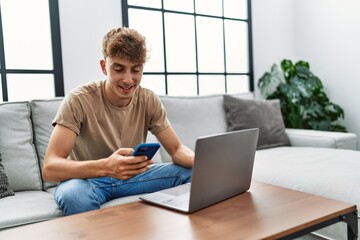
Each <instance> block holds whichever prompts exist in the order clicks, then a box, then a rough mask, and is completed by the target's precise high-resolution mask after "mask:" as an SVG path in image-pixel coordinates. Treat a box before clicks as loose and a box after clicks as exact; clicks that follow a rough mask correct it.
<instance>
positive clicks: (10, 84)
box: [0, 0, 64, 101]
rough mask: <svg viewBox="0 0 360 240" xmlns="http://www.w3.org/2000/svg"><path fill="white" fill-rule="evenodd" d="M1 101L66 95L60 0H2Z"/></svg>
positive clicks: (0, 13) (0, 9) (0, 11)
mask: <svg viewBox="0 0 360 240" xmlns="http://www.w3.org/2000/svg"><path fill="white" fill-rule="evenodd" d="M0 72H1V85H0V90H1V91H0V101H24V100H30V99H34V98H51V97H55V96H63V95H64V87H63V73H62V60H61V44H60V26H59V10H58V2H57V0H0Z"/></svg>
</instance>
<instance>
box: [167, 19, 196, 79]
mask: <svg viewBox="0 0 360 240" xmlns="http://www.w3.org/2000/svg"><path fill="white" fill-rule="evenodd" d="M165 36H166V61H167V71H168V72H195V71H196V57H195V52H196V50H195V23H194V17H193V16H189V15H184V14H173V13H166V14H165Z"/></svg>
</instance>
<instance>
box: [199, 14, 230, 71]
mask: <svg viewBox="0 0 360 240" xmlns="http://www.w3.org/2000/svg"><path fill="white" fill-rule="evenodd" d="M196 21H197V22H196V23H197V41H198V42H197V46H198V63H199V72H223V71H224V43H223V30H222V29H223V28H222V20H220V19H214V18H208V17H197V18H196Z"/></svg>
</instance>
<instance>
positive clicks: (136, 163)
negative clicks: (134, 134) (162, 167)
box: [105, 148, 154, 180]
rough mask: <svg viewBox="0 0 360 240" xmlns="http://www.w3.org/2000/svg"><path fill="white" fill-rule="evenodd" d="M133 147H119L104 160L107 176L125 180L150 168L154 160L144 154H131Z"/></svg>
mask: <svg viewBox="0 0 360 240" xmlns="http://www.w3.org/2000/svg"><path fill="white" fill-rule="evenodd" d="M133 152H134V149H132V148H119V149H118V150H117V151H115V152H114V153H113V154H111V156H110V157H108V158H107V159H106V160H105V165H106V168H107V169H108V171H109V177H113V178H117V179H121V180H126V179H129V178H132V177H134V176H135V175H138V174H140V173H143V172H145V171H147V170H149V169H150V165H151V164H153V163H154V162H153V161H152V160H147V157H146V156H132V153H133Z"/></svg>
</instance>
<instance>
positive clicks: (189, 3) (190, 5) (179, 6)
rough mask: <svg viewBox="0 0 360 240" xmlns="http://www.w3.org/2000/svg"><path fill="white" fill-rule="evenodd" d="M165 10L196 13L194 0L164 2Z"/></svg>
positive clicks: (166, 0)
mask: <svg viewBox="0 0 360 240" xmlns="http://www.w3.org/2000/svg"><path fill="white" fill-rule="evenodd" d="M164 9H167V10H174V11H180V12H191V13H193V12H194V1H193V0H181V1H179V0H178V1H174V0H164Z"/></svg>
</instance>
